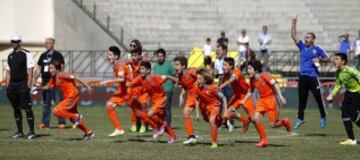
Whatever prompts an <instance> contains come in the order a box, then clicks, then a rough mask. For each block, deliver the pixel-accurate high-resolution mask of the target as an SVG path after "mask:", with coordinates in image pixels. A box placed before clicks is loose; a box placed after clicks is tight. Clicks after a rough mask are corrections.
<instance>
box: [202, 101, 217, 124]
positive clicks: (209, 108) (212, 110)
mask: <svg viewBox="0 0 360 160" xmlns="http://www.w3.org/2000/svg"><path fill="white" fill-rule="evenodd" d="M199 107H200V111H201V114H202V116H203V119H204V121H206V122H209V118H210V117H213V116H214V117H216V118H217V119H219V118H221V117H220V106H219V105H205V104H199Z"/></svg>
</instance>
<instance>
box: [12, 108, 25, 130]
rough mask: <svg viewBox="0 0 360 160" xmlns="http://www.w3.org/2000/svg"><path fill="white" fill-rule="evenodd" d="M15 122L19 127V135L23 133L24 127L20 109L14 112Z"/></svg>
mask: <svg viewBox="0 0 360 160" xmlns="http://www.w3.org/2000/svg"><path fill="white" fill-rule="evenodd" d="M14 116H15V122H16V127H17V132H18V133H23V126H22V114H21V110H20V109H15V110H14Z"/></svg>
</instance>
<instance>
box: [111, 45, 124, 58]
mask: <svg viewBox="0 0 360 160" xmlns="http://www.w3.org/2000/svg"><path fill="white" fill-rule="evenodd" d="M109 51H110V52H112V53H114V55H115V56H117V57H118V58H117V59H119V58H120V55H121V51H120V49H119V48H118V47H116V46H110V47H109Z"/></svg>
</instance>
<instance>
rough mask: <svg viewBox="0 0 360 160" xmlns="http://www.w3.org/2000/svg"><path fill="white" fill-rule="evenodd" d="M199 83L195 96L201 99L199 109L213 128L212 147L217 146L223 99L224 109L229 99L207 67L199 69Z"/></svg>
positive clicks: (211, 128)
mask: <svg viewBox="0 0 360 160" xmlns="http://www.w3.org/2000/svg"><path fill="white" fill-rule="evenodd" d="M196 83H197V85H195V96H196V99H197V100H198V101H199V109H200V111H201V113H202V116H203V118H204V120H205V121H206V122H209V125H210V130H211V140H212V145H211V148H217V147H218V142H217V130H218V128H219V127H220V126H221V124H222V121H223V120H222V117H221V115H220V114H221V104H222V103H221V101H223V102H224V103H223V109H224V111H225V113H226V111H227V101H226V98H225V96H224V95H223V94H222V93H221V92H220V90H219V88H218V86H217V85H215V84H214V78H213V76H212V74H211V73H210V72H209V70H208V69H206V68H201V69H199V70H198V71H197V81H196Z"/></svg>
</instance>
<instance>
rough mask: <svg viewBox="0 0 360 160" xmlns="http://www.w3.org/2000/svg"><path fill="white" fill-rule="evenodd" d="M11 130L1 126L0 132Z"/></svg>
mask: <svg viewBox="0 0 360 160" xmlns="http://www.w3.org/2000/svg"><path fill="white" fill-rule="evenodd" d="M6 131H10V129H5V128H0V132H6Z"/></svg>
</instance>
